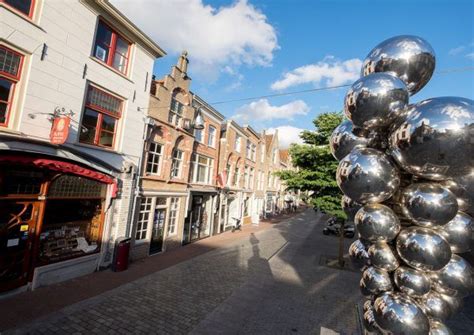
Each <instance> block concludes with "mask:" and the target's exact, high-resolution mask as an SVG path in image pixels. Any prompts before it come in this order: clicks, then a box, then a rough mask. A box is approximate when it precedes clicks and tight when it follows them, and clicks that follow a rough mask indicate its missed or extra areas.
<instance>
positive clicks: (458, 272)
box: [431, 254, 474, 297]
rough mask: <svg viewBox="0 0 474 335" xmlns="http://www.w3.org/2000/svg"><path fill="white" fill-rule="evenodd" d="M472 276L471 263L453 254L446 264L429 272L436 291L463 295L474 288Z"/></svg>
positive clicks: (473, 274)
mask: <svg viewBox="0 0 474 335" xmlns="http://www.w3.org/2000/svg"><path fill="white" fill-rule="evenodd" d="M473 276H474V273H473V270H472V267H471V265H470V264H469V263H468V262H467V261H466V260H465V259H463V258H462V257H460V256H458V255H455V254H453V256H452V257H451V260H450V261H449V263H448V265H446V266H445V267H444V268H442V269H441V270H440V271H437V272H434V273H432V274H431V283H432V286H433V288H434V289H435V290H436V291H437V292H440V293H443V294H447V295H451V296H457V297H465V296H467V295H469V294H471V293H472V291H473V289H474V278H473Z"/></svg>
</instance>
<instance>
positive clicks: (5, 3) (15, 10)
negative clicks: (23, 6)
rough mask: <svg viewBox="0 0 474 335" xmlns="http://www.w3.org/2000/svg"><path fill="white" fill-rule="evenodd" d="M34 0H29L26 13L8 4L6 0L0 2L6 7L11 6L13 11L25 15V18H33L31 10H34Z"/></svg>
mask: <svg viewBox="0 0 474 335" xmlns="http://www.w3.org/2000/svg"><path fill="white" fill-rule="evenodd" d="M35 2H36V0H31V5H30V10H29V12H28V14H25V13H23V12H22V11H21V10H19V9H17V8H15V7H13V6H12V5H10V4H8V3H7V2H5V0H0V3H3V4H4V5H5V6H7V7H8V8H11V9H12V10H13V11H14V12H15V13H18V14H20V15H23V16H26V17H27V18H29V19H32V18H33V12H34V8H35Z"/></svg>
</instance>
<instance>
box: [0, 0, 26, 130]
mask: <svg viewBox="0 0 474 335" xmlns="http://www.w3.org/2000/svg"><path fill="white" fill-rule="evenodd" d="M0 1H1V0H0ZM22 63H23V56H22V55H20V54H19V53H16V52H14V51H13V50H10V49H8V48H6V47H4V46H3V45H2V46H0V126H6V125H7V124H8V119H9V116H10V110H11V105H12V101H13V94H14V92H15V87H16V85H17V83H18V81H19V79H20V71H21V65H22Z"/></svg>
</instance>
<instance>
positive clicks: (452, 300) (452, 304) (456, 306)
mask: <svg viewBox="0 0 474 335" xmlns="http://www.w3.org/2000/svg"><path fill="white" fill-rule="evenodd" d="M440 297H441V299H443V300H444V301H445V302H446V303H447V304H448V306H449V310H450V311H451V315H455V314H456V313H457V312H458V311H459V310H460V309H461V308H462V306H463V300H462V298H461V297H453V296H450V295H447V294H442V293H440Z"/></svg>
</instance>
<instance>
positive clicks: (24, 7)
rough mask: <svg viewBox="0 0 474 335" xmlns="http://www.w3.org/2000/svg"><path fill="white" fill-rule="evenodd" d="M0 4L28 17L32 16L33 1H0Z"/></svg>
mask: <svg viewBox="0 0 474 335" xmlns="http://www.w3.org/2000/svg"><path fill="white" fill-rule="evenodd" d="M0 2H3V3H5V4H7V5H8V6H9V7H12V8H13V9H15V10H16V11H18V12H20V13H22V14H25V15H26V16H28V17H32V16H33V6H34V0H0Z"/></svg>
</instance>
